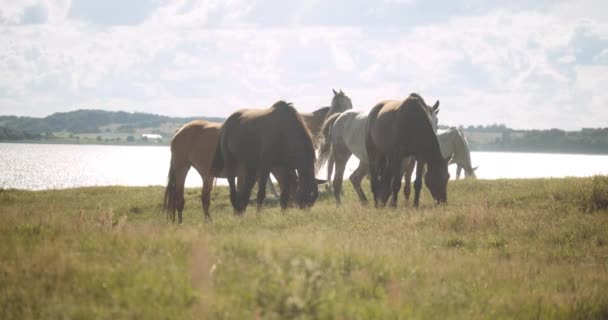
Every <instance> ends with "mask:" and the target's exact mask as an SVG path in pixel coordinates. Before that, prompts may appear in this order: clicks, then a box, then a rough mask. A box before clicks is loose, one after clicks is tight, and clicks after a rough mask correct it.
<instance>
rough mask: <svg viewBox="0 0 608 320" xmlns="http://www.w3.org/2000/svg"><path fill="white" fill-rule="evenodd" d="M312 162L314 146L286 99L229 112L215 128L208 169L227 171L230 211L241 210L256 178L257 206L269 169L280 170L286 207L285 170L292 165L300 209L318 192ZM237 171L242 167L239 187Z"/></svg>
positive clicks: (281, 200) (261, 201)
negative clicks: (216, 133)
mask: <svg viewBox="0 0 608 320" xmlns="http://www.w3.org/2000/svg"><path fill="white" fill-rule="evenodd" d="M314 165H315V149H314V145H313V141H312V137H311V135H310V132H309V130H308V127H307V126H306V124H305V122H304V120H303V119H302V117H301V116H300V114H298V112H297V111H296V109H295V108H294V107H293V106H292V105H291V104H289V103H287V102H285V101H278V102H276V103H275V104H274V105H273V106H272V107H270V108H268V109H243V110H239V111H236V112H235V113H233V114H232V115H231V116H230V117H228V119H227V120H226V122H224V124H223V125H222V128H221V129H220V137H219V142H218V145H217V148H216V152H215V157H214V160H213V168H212V172H221V171H222V170H225V171H226V177H227V178H228V184H229V186H230V202H231V203H232V206H233V208H234V210H235V213H237V214H243V213H244V211H245V209H246V208H247V204H248V202H249V196H250V195H251V191H252V189H253V186H254V184H255V183H256V180H257V183H258V194H257V207H258V210H259V209H260V208H261V206H262V203H263V202H264V198H265V196H266V188H265V187H264V186H265V185H266V182H267V181H268V176H269V173H270V170H271V169H273V168H277V169H279V170H281V172H283V173H285V174H284V175H283V181H281V186H284V187H281V196H280V203H281V208H282V209H285V208H287V204H288V200H289V189H290V183H289V179H290V176H291V175H290V173H292V172H293V171H294V170H295V171H297V174H298V189H297V191H296V195H295V198H296V203H297V204H298V206H300V207H301V208H304V207H308V206H312V205H313V204H314V202H315V201H316V199H317V196H318V189H317V182H316V181H315V170H314ZM237 170H239V171H240V170H243V171H242V172H243V184H242V188H241V189H240V190H238V191H237V189H236V185H235V177H236V174H237ZM239 180H241V179H239ZM239 184H240V181H239Z"/></svg>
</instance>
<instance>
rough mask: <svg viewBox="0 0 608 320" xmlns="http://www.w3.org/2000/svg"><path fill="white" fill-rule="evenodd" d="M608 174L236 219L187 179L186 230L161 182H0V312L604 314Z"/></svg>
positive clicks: (492, 184)
mask: <svg viewBox="0 0 608 320" xmlns="http://www.w3.org/2000/svg"><path fill="white" fill-rule="evenodd" d="M607 181H608V178H607V177H594V178H588V179H543V180H540V179H539V180H496V181H484V180H479V181H455V182H450V185H449V204H448V205H447V206H444V207H434V206H432V205H431V204H430V201H429V199H430V196H429V194H428V192H426V190H425V193H424V194H423V195H422V203H421V208H420V209H419V210H414V209H412V208H409V207H405V206H404V205H403V203H401V205H400V207H399V208H398V209H392V210H391V209H382V210H378V209H374V208H369V207H362V206H360V205H359V204H357V202H356V201H355V197H356V196H355V194H354V192H353V190H352V188H350V186H349V185H348V183H346V184H345V185H347V188H346V190H345V193H346V195H345V199H344V201H343V203H344V205H343V206H342V207H340V208H336V206H335V204H334V201H333V198H331V197H330V196H329V195H327V194H323V195H322V197H321V199H320V201H318V202H317V204H316V205H315V206H314V207H313V208H312V209H311V210H310V211H301V210H295V209H292V210H288V211H287V212H285V213H282V212H281V211H280V210H279V209H278V208H277V203H276V201H270V205H269V206H267V207H266V208H265V209H264V210H263V211H262V212H261V213H259V214H256V212H255V206H251V207H250V208H249V209H248V212H247V213H246V215H245V216H244V217H243V218H237V217H234V216H233V215H232V210H231V208H230V206H229V203H228V195H227V190H226V189H225V188H216V189H215V190H214V191H213V195H212V213H211V214H212V217H213V219H214V220H213V223H210V224H205V223H204V222H203V215H202V211H201V209H200V203H199V190H196V189H188V190H187V191H186V198H187V203H186V211H185V213H184V224H183V225H181V226H174V225H171V224H170V223H168V222H167V221H166V218H165V215H164V214H161V202H162V196H163V191H164V190H163V189H162V188H160V187H147V188H143V187H142V188H125V187H103V188H80V189H72V190H57V191H43V192H28V191H17V190H0V319H56V318H68V319H116V318H122V319H125V318H127V319H184V318H185V319H188V318H193V319H201V318H208V319H242V318H245V319H250V318H268V319H283V318H300V319H308V318H310V319H313V318H324V319H332V318H338V319H371V318H386V319H404V318H418V319H479V318H486V319H499V318H503V319H504V318H508V319H513V318H515V319H528V318H535V319H536V318H541V319H547V318H550V319H556V318H557V319H606V318H608V290H607V288H608V209H607V207H606V203H607V202H606V199H607V198H608V192H607V189H608V188H607V185H608V184H607ZM365 190H366V191H368V186H367V185H366V186H365ZM400 200H401V199H400Z"/></svg>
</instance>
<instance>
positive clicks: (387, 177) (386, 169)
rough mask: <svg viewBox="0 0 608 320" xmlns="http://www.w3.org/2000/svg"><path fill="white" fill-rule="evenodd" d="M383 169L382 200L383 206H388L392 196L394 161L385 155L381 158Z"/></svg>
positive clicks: (381, 175)
mask: <svg viewBox="0 0 608 320" xmlns="http://www.w3.org/2000/svg"><path fill="white" fill-rule="evenodd" d="M381 161H382V162H381V164H382V167H381V171H380V183H379V184H380V201H381V204H382V207H385V206H386V203H387V202H388V198H389V197H390V196H391V184H392V181H393V179H392V178H393V177H392V166H393V161H391V159H390V158H389V157H386V156H384V157H383V158H382V159H381Z"/></svg>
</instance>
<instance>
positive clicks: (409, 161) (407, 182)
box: [403, 157, 416, 203]
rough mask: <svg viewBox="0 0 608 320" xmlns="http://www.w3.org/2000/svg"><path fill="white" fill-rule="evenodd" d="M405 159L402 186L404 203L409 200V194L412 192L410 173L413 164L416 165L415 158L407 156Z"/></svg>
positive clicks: (412, 170) (412, 171) (412, 169)
mask: <svg viewBox="0 0 608 320" xmlns="http://www.w3.org/2000/svg"><path fill="white" fill-rule="evenodd" d="M406 159H407V160H405V161H406V162H405V186H404V187H403V198H404V200H405V203H408V202H409V201H410V194H411V193H412V173H414V166H415V165H416V159H414V157H408V158H406Z"/></svg>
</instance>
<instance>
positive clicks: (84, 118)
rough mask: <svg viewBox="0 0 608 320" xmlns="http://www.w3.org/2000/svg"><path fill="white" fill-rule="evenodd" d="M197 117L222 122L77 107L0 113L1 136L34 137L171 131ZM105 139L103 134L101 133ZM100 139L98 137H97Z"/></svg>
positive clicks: (165, 135) (18, 138) (169, 133)
mask: <svg viewBox="0 0 608 320" xmlns="http://www.w3.org/2000/svg"><path fill="white" fill-rule="evenodd" d="M196 119H205V120H209V121H213V122H223V121H224V118H217V117H187V118H179V117H168V116H162V115H156V114H150V113H141V112H135V113H130V112H124V111H104V110H76V111H70V112H59V113H54V114H52V115H50V116H47V117H44V118H34V117H17V116H0V140H24V139H27V140H32V139H37V138H40V137H49V136H53V135H54V136H57V134H58V133H64V134H65V135H69V136H72V137H74V135H79V134H97V133H104V134H108V133H114V134H120V133H122V134H138V133H140V131H143V132H152V131H154V132H153V133H157V134H161V135H163V136H164V137H165V138H166V137H167V136H168V135H169V136H170V135H172V134H173V132H174V130H175V129H177V128H178V127H180V126H181V125H183V124H185V123H187V122H190V121H192V120H196ZM102 139H103V137H102ZM97 141H99V139H97Z"/></svg>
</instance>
